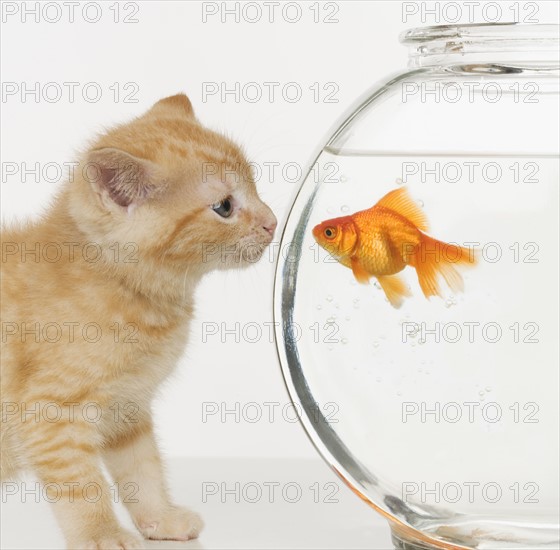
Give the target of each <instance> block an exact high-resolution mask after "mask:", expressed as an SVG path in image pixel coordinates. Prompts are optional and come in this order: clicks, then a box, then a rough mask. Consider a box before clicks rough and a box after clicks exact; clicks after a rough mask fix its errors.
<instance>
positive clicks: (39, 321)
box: [1, 94, 276, 549]
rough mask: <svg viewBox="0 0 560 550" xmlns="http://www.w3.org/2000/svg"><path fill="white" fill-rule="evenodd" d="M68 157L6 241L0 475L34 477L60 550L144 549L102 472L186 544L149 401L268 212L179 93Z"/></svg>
mask: <svg viewBox="0 0 560 550" xmlns="http://www.w3.org/2000/svg"><path fill="white" fill-rule="evenodd" d="M79 160H80V166H79V168H78V169H77V170H76V175H77V176H76V178H75V180H74V181H73V182H66V183H65V184H64V185H63V186H62V189H61V191H60V192H59V194H58V195H57V197H56V198H55V200H54V203H53V204H52V206H51V208H50V209H49V210H48V211H47V212H46V214H45V215H44V216H43V217H42V218H41V219H40V220H39V221H38V222H36V223H30V224H27V225H24V226H21V227H16V228H9V229H8V228H7V229H4V230H3V232H2V278H1V281H2V289H1V293H2V304H1V316H2V327H3V329H2V351H1V359H2V377H1V394H2V403H3V405H2V416H3V418H2V423H1V429H2V431H1V444H2V455H1V456H2V460H1V474H2V479H3V480H6V479H8V478H10V477H13V476H15V475H17V473H18V471H20V470H29V471H32V472H34V473H35V474H36V475H37V476H38V477H39V479H40V481H41V482H42V483H43V484H44V485H45V490H46V492H47V494H48V495H49V496H50V497H51V499H50V500H54V501H56V502H54V504H53V506H54V510H55V514H56V516H57V519H58V521H59V523H60V526H61V528H62V529H63V531H64V535H65V538H66V542H67V545H68V548H92V549H105V548H125V549H130V548H142V547H143V544H142V540H141V538H140V537H139V536H138V535H136V534H133V533H129V532H127V531H125V530H124V529H122V528H121V527H120V525H119V524H118V522H117V519H116V517H115V515H114V512H113V509H112V500H113V498H114V496H113V495H112V494H111V492H110V488H109V486H110V483H109V482H108V481H107V480H106V479H105V477H104V475H103V473H102V470H101V464H102V463H104V464H105V465H106V467H107V469H108V471H109V473H110V475H111V477H112V482H114V483H118V487H119V489H121V490H122V491H123V492H122V494H121V495H120V496H119V498H120V500H121V501H122V502H124V504H125V506H127V508H128V510H129V512H130V515H131V517H132V519H133V521H134V523H135V525H136V527H137V528H138V530H139V531H140V533H141V534H142V535H143V536H144V537H145V538H148V539H172V540H188V539H190V538H194V537H196V536H198V533H199V532H200V530H201V528H202V521H201V519H200V517H199V516H198V515H197V514H196V513H194V512H192V511H190V510H188V509H186V508H182V507H180V506H177V505H175V504H174V503H172V502H171V500H170V497H169V492H168V489H167V486H166V482H165V479H164V473H163V465H162V460H161V457H160V454H159V452H158V449H157V445H156V442H155V439H154V431H153V430H154V428H153V423H152V418H151V410H150V408H151V402H152V400H153V398H154V396H155V393H156V390H157V388H158V386H159V384H160V383H161V382H162V381H163V380H164V379H165V378H166V377H167V376H168V375H169V374H170V373H171V371H172V370H173V369H174V367H175V364H176V363H177V361H178V359H179V358H180V357H181V355H182V353H183V351H184V349H185V345H186V343H187V335H188V330H189V322H190V320H191V318H192V315H193V307H194V304H193V292H194V289H195V287H196V285H197V283H198V281H199V280H200V279H201V277H203V275H204V274H205V273H208V272H209V271H212V270H215V269H228V268H239V267H243V266H245V265H250V264H252V263H253V262H254V261H256V260H257V259H258V258H259V257H260V255H261V254H262V252H263V250H264V249H265V248H266V246H267V245H268V244H269V243H270V242H271V240H272V237H273V234H274V229H275V227H276V219H275V217H274V215H273V213H272V211H271V210H270V208H268V206H266V205H265V204H264V203H263V202H262V201H261V200H260V199H259V196H258V194H257V191H256V188H255V183H254V180H253V178H252V176H251V173H252V172H251V168H250V166H249V164H248V162H247V160H246V159H245V156H244V155H243V153H242V151H241V150H240V148H239V147H238V146H237V145H236V144H235V143H233V142H232V141H231V140H229V139H227V138H225V137H224V136H222V135H220V134H218V133H215V132H213V131H210V130H208V129H206V128H205V127H204V126H202V125H201V124H200V122H199V121H198V120H197V119H196V117H195V115H194V113H193V110H192V106H191V103H190V101H189V99H188V98H187V97H186V96H185V95H182V94H180V95H176V96H172V97H168V98H166V99H163V100H161V101H159V102H158V103H156V104H155V105H154V106H153V107H152V108H151V109H150V110H149V111H148V112H147V113H146V114H144V115H143V116H141V117H139V118H137V119H135V120H133V121H132V122H130V123H128V124H123V125H120V126H118V127H116V128H114V129H112V130H110V131H108V132H107V133H105V134H104V135H102V136H100V137H98V138H97V139H96V140H95V141H94V142H93V143H92V145H91V147H89V148H88V150H87V151H85V153H84V154H83V155H82V158H81V159H79ZM24 251H26V253H23V252H24ZM30 251H31V252H30ZM34 251H38V255H37V254H36V253H35V252H34ZM224 251H227V253H224ZM232 251H233V253H232ZM92 404H93V405H92ZM24 411H26V414H23V412H24ZM33 411H35V412H33ZM37 411H38V412H37ZM88 484H90V485H88ZM84 487H90V489H91V487H93V488H94V489H95V491H94V492H96V493H97V495H100V498H99V499H98V500H97V501H95V502H93V501H92V500H94V499H92V498H91V497H90V496H89V495H88V494H87V493H85V492H84V490H83V489H84ZM88 497H89V498H88Z"/></svg>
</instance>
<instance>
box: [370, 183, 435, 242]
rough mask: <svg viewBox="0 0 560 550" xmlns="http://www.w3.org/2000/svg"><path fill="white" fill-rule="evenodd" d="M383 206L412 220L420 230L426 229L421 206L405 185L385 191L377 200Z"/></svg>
mask: <svg viewBox="0 0 560 550" xmlns="http://www.w3.org/2000/svg"><path fill="white" fill-rule="evenodd" d="M377 205H378V206H383V207H384V208H388V209H389V210H393V212H396V213H397V214H400V215H401V216H403V217H404V218H406V219H407V220H408V221H410V222H412V223H413V224H414V225H415V226H416V227H417V228H418V229H420V231H428V219H427V218H426V214H425V213H424V211H423V210H422V208H421V207H420V206H419V205H418V204H417V203H415V202H414V200H413V199H412V198H411V197H410V195H409V194H408V191H407V189H406V187H400V188H399V189H394V190H393V191H390V192H389V193H387V194H386V195H385V196H384V197H383V198H382V199H381V200H379V202H378V203H377Z"/></svg>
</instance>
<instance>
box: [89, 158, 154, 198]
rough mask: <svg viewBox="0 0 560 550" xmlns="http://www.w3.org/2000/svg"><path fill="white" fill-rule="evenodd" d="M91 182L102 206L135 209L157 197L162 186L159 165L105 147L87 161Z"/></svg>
mask: <svg viewBox="0 0 560 550" xmlns="http://www.w3.org/2000/svg"><path fill="white" fill-rule="evenodd" d="M86 166H87V174H88V178H87V179H88V181H89V182H90V183H91V184H92V187H93V189H94V191H96V192H97V193H98V194H99V196H100V198H101V201H102V203H103V204H105V205H106V206H108V205H109V203H108V201H107V199H110V202H112V203H114V204H116V205H118V206H121V207H125V208H131V207H132V208H134V207H135V206H138V205H139V204H141V203H142V202H144V201H146V200H147V199H149V198H150V197H153V196H155V195H156V194H157V193H158V192H159V191H160V190H161V187H162V185H163V182H162V179H161V177H160V174H159V170H158V167H157V165H156V164H154V163H153V162H151V161H149V160H145V159H141V158H138V157H135V156H133V155H131V154H129V153H127V152H125V151H122V150H120V149H114V148H112V147H105V148H103V149H96V150H94V151H90V152H89V154H88V157H87V165H86Z"/></svg>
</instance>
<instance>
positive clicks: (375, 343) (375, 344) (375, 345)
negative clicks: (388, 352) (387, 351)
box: [373, 340, 379, 348]
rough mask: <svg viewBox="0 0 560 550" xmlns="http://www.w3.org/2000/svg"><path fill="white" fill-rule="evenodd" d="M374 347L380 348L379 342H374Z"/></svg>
mask: <svg viewBox="0 0 560 550" xmlns="http://www.w3.org/2000/svg"><path fill="white" fill-rule="evenodd" d="M373 347H374V348H378V347H379V342H378V341H377V340H375V341H374V342H373Z"/></svg>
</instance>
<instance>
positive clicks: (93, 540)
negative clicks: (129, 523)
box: [68, 529, 144, 550]
mask: <svg viewBox="0 0 560 550" xmlns="http://www.w3.org/2000/svg"><path fill="white" fill-rule="evenodd" d="M68 548H69V549H70V548H72V549H78V548H79V549H85V550H114V549H117V550H139V549H142V548H144V542H143V541H142V539H141V538H139V537H137V536H136V535H133V534H132V533H129V532H128V531H125V530H124V529H119V530H117V531H107V532H104V531H100V532H99V533H97V534H95V535H93V536H89V537H88V538H86V539H84V540H80V541H73V542H69V543H68Z"/></svg>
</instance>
